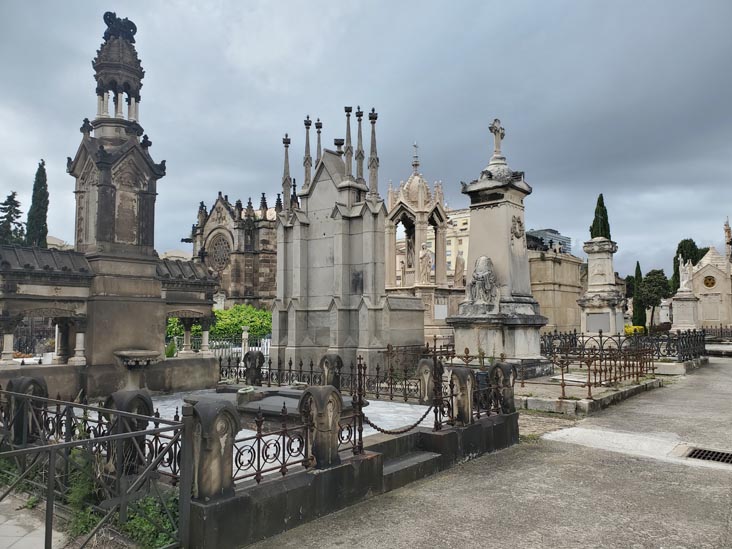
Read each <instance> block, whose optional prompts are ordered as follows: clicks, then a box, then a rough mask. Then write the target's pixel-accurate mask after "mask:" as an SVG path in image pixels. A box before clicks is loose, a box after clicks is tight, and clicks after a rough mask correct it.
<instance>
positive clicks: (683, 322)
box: [671, 292, 700, 331]
mask: <svg viewBox="0 0 732 549" xmlns="http://www.w3.org/2000/svg"><path fill="white" fill-rule="evenodd" d="M673 308H674V321H673V324H672V326H671V330H673V331H676V330H682V331H683V330H697V329H699V328H700V326H699V298H698V297H696V296H695V295H694V294H693V293H691V292H677V293H676V295H675V296H674V298H673Z"/></svg>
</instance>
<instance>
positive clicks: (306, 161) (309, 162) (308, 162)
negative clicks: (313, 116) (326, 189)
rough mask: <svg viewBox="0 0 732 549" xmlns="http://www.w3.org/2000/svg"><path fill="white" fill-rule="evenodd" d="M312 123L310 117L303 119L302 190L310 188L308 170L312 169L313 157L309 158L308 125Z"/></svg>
mask: <svg viewBox="0 0 732 549" xmlns="http://www.w3.org/2000/svg"><path fill="white" fill-rule="evenodd" d="M311 124H312V121H311V120H310V116H306V117H305V157H304V158H303V160H302V165H303V166H304V167H305V183H303V186H302V188H303V190H305V189H307V188H308V187H309V186H310V170H311V168H312V167H313V157H312V156H310V125H311Z"/></svg>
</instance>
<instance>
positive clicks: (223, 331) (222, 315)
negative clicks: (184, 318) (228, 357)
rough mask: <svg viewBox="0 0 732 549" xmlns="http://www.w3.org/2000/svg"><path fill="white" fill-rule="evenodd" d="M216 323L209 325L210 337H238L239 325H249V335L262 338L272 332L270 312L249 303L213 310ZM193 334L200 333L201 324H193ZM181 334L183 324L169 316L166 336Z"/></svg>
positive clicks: (239, 332) (239, 334)
mask: <svg viewBox="0 0 732 549" xmlns="http://www.w3.org/2000/svg"><path fill="white" fill-rule="evenodd" d="M214 314H215V315H216V323H215V324H214V325H213V326H212V327H211V337H239V336H241V327H242V326H249V335H250V336H251V337H254V338H262V337H264V336H266V335H269V334H271V333H272V313H270V312H269V311H267V310H264V309H257V308H256V307H252V306H251V305H234V306H233V307H231V308H230V309H224V310H217V311H214ZM191 333H192V334H193V335H201V326H200V325H198V324H194V326H193V328H192V329H191ZM182 335H183V325H182V324H181V323H180V320H178V319H177V318H169V319H168V326H167V331H166V336H167V337H168V338H172V337H175V336H182Z"/></svg>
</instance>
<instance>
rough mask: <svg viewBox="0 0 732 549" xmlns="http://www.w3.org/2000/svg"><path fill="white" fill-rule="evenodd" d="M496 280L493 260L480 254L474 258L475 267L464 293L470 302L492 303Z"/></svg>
mask: <svg viewBox="0 0 732 549" xmlns="http://www.w3.org/2000/svg"><path fill="white" fill-rule="evenodd" d="M497 286H498V281H497V280H496V275H495V274H494V273H493V262H492V261H491V260H490V259H489V258H488V257H486V256H484V255H482V256H480V257H479V258H478V259H476V260H475V269H473V275H472V277H471V280H470V282H468V285H467V288H466V291H465V294H466V300H467V301H469V302H470V303H485V304H489V305H490V304H492V303H493V302H494V301H495V299H496V294H497Z"/></svg>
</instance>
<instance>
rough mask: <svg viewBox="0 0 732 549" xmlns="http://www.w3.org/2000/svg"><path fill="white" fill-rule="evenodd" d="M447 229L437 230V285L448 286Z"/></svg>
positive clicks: (439, 228)
mask: <svg viewBox="0 0 732 549" xmlns="http://www.w3.org/2000/svg"><path fill="white" fill-rule="evenodd" d="M446 232H447V229H446V228H445V227H438V228H437V229H436V230H435V284H436V285H437V286H447V241H446Z"/></svg>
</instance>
